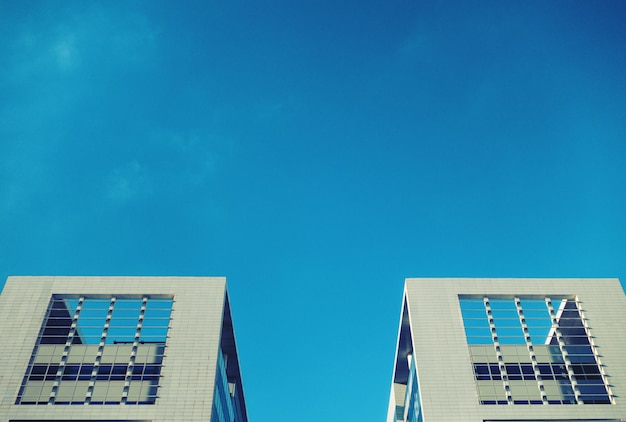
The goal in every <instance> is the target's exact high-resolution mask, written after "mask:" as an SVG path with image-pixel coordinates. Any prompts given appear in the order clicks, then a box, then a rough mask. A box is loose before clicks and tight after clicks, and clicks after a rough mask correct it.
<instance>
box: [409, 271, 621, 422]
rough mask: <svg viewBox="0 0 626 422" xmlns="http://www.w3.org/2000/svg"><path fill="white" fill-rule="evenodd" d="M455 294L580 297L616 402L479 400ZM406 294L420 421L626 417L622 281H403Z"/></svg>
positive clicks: (447, 421)
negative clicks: (490, 402)
mask: <svg viewBox="0 0 626 422" xmlns="http://www.w3.org/2000/svg"><path fill="white" fill-rule="evenodd" d="M460 294H472V295H473V294H475V295H485V294H486V295H491V296H493V295H497V294H503V295H511V296H513V295H539V296H555V297H557V296H559V297H560V296H570V295H576V296H578V297H579V299H580V301H581V306H582V310H583V313H584V315H585V317H586V318H587V319H588V324H589V327H590V332H591V335H592V336H593V337H594V341H595V344H596V346H597V347H598V351H599V353H600V354H601V362H602V364H603V365H605V369H606V373H607V374H608V375H609V376H610V378H609V379H610V383H611V390H612V393H613V394H614V395H615V403H616V404H613V405H591V404H585V405H481V404H479V401H478V395H477V391H476V383H475V381H474V375H473V368H472V364H471V360H470V354H469V349H468V345H467V342H466V339H465V332H464V329H463V320H462V317H461V310H460V307H459V301H458V295H460ZM406 295H407V298H408V307H409V316H410V321H411V329H412V336H413V348H414V357H415V359H416V363H417V371H418V378H419V384H420V392H421V397H422V411H423V416H424V422H449V421H466V422H483V420H488V419H494V420H522V419H524V420H528V419H547V420H549V419H567V418H571V419H573V420H574V419H575V420H584V419H586V418H588V419H598V418H615V419H620V418H625V419H626V328H625V327H626V296H625V295H624V292H623V290H622V288H621V285H620V283H619V280H617V279H475V278H465V279H407V280H406Z"/></svg>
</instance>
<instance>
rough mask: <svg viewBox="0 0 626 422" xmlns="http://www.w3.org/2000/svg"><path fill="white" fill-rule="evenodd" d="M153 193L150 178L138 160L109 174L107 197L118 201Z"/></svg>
mask: <svg viewBox="0 0 626 422" xmlns="http://www.w3.org/2000/svg"><path fill="white" fill-rule="evenodd" d="M151 193H152V188H151V183H150V178H149V177H148V174H147V172H146V170H145V168H144V167H143V166H142V165H141V164H140V163H139V162H138V161H136V160H133V161H130V162H128V163H125V164H123V165H122V166H120V167H118V168H116V169H114V170H113V171H111V173H110V174H109V177H108V180H107V197H108V198H109V199H110V200H111V201H113V202H118V203H123V202H128V201H131V200H133V199H135V198H137V197H145V196H147V195H150V194H151Z"/></svg>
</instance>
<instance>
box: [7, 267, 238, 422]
mask: <svg viewBox="0 0 626 422" xmlns="http://www.w3.org/2000/svg"><path fill="white" fill-rule="evenodd" d="M0 375H1V376H0V420H5V421H6V420H8V421H16V422H17V421H25V420H37V421H53V420H54V421H60V420H70V419H72V420H84V421H87V420H94V421H103V420H106V421H151V422H158V421H211V422H223V421H229V422H233V421H235V422H247V412H246V406H245V400H244V394H243V385H242V380H241V371H240V367H239V360H238V356H237V348H236V344H235V336H234V330H233V324H232V318H231V312H230V303H229V298H228V292H227V288H226V279H225V278H224V277H9V278H8V279H7V282H6V284H5V286H4V289H3V291H2V294H0Z"/></svg>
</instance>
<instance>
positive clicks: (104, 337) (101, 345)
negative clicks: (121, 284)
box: [85, 297, 115, 404]
mask: <svg viewBox="0 0 626 422" xmlns="http://www.w3.org/2000/svg"><path fill="white" fill-rule="evenodd" d="M114 309H115V297H112V298H111V301H110V302H109V308H108V309H107V315H106V319H105V321H104V328H103V329H102V333H101V334H100V342H99V343H98V353H97V354H96V361H95V362H94V365H93V370H92V371H91V379H90V380H89V381H90V382H89V387H88V388H87V396H86V397H85V404H89V403H91V397H92V396H93V390H94V386H95V383H96V379H97V377H98V370H99V368H100V363H101V362H102V352H103V351H104V346H105V344H106V341H107V334H108V331H109V326H110V325H111V318H112V317H113V310H114Z"/></svg>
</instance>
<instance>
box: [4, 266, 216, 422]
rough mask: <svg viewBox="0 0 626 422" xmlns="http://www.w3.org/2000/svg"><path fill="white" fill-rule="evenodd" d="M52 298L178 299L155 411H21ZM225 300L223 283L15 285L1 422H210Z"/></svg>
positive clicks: (66, 280)
mask: <svg viewBox="0 0 626 422" xmlns="http://www.w3.org/2000/svg"><path fill="white" fill-rule="evenodd" d="M53 294H83V295H84V294H106V295H111V294H112V295H118V296H123V295H129V294H139V295H142V294H155V295H156V294H166V295H173V296H174V304H173V311H172V319H171V327H170V330H169V338H168V341H167V348H166V352H165V353H166V357H165V360H164V364H163V365H164V367H163V369H162V372H161V375H162V377H163V378H162V381H161V386H160V388H159V398H158V399H157V403H156V404H154V405H86V406H67V405H49V406H48V405H15V404H14V403H15V398H16V396H17V393H18V389H19V386H20V384H21V382H22V379H23V377H24V373H25V371H26V367H27V365H28V360H29V358H30V356H31V353H32V350H33V346H34V345H35V341H36V338H37V335H38V333H39V329H40V328H41V324H42V322H43V319H44V316H45V312H46V308H47V306H48V303H49V301H50V298H51V296H52V295H53ZM225 294H226V279H225V278H223V277H9V279H8V280H7V283H6V285H5V287H4V290H3V292H2V295H0V421H6V420H9V419H49V420H71V419H83V420H88V419H95V420H104V419H106V420H116V419H118V420H151V421H153V422H158V421H187V422H190V421H209V420H210V418H211V408H212V403H213V387H214V381H215V369H216V363H217V354H218V347H219V342H220V330H221V322H222V313H223V307H224V298H225ZM97 384H98V383H96V385H97Z"/></svg>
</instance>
